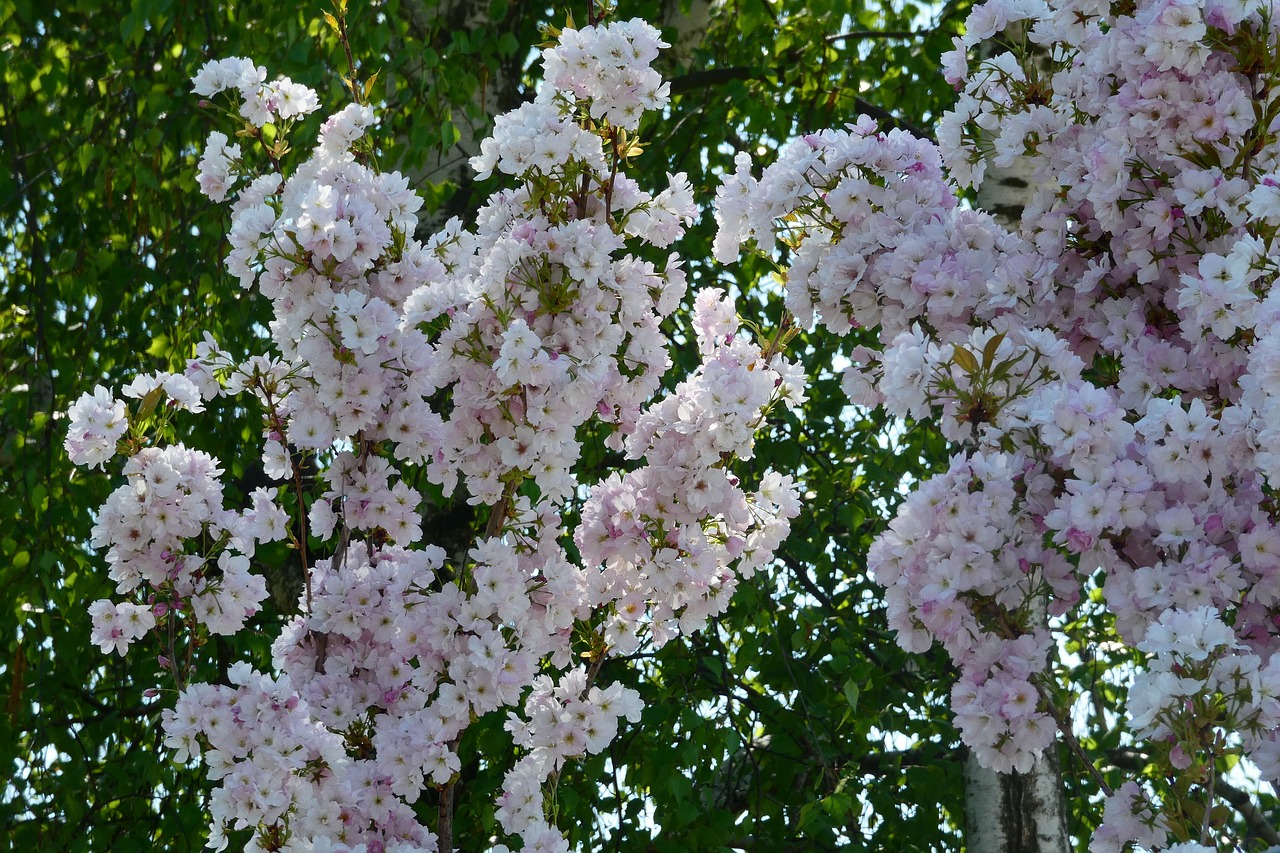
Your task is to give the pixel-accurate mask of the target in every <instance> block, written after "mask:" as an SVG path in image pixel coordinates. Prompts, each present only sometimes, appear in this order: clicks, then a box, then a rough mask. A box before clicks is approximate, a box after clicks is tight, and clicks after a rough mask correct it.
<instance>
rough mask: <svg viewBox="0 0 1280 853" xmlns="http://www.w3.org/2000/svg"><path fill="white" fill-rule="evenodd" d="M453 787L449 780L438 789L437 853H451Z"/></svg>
mask: <svg viewBox="0 0 1280 853" xmlns="http://www.w3.org/2000/svg"><path fill="white" fill-rule="evenodd" d="M453 786H454V780H453V779H450V780H449V781H448V782H447V783H446V784H445V786H444V787H443V788H441V789H440V806H439V817H440V819H439V821H438V822H437V823H436V850H437V851H438V853H453Z"/></svg>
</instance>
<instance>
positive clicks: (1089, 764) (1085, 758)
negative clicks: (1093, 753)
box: [1031, 679, 1115, 797]
mask: <svg viewBox="0 0 1280 853" xmlns="http://www.w3.org/2000/svg"><path fill="white" fill-rule="evenodd" d="M1031 683H1032V684H1034V685H1035V687H1036V692H1037V693H1039V694H1040V698H1041V699H1043V700H1044V704H1045V707H1046V708H1047V709H1048V711H1049V716H1051V717H1053V721H1054V722H1055V723H1057V724H1058V731H1060V732H1062V737H1063V739H1064V740H1065V741H1066V742H1067V746H1069V747H1071V751H1072V752H1074V753H1075V754H1076V758H1078V759H1080V763H1081V764H1083V765H1084V766H1085V768H1086V769H1088V771H1089V774H1090V775H1091V776H1093V780H1094V781H1095V782H1097V783H1098V787H1099V788H1101V789H1102V791H1103V793H1105V794H1106V795H1107V796H1108V797H1109V796H1111V795H1112V794H1113V793H1115V792H1114V791H1113V790H1112V789H1111V786H1110V785H1108V784H1107V780H1106V779H1105V778H1104V777H1103V775H1102V772H1101V771H1100V770H1098V768H1097V767H1096V766H1095V765H1094V763H1093V761H1092V760H1090V758H1089V755H1088V753H1086V752H1085V751H1084V747H1082V746H1081V745H1080V741H1078V740H1076V735H1075V732H1073V731H1071V726H1069V725H1068V724H1067V721H1066V720H1064V719H1063V718H1062V714H1061V713H1060V712H1059V711H1058V706H1057V705H1056V704H1055V703H1054V701H1053V698H1052V697H1051V696H1049V693H1048V691H1046V690H1045V689H1044V685H1043V684H1041V683H1040V682H1039V681H1038V680H1034V679H1033V680H1032V682H1031Z"/></svg>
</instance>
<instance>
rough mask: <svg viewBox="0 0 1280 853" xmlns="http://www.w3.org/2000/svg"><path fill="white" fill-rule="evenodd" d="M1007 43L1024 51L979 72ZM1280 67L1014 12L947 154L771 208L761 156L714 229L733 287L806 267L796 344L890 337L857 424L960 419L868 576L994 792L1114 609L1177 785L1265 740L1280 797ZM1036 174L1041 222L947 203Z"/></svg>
mask: <svg viewBox="0 0 1280 853" xmlns="http://www.w3.org/2000/svg"><path fill="white" fill-rule="evenodd" d="M1006 31H1007V32H1010V33H1016V34H1017V35H1016V37H1014V38H1012V39H1010V41H1009V42H1008V44H1010V45H1011V49H1010V50H1009V51H1007V52H1003V53H1001V52H999V49H997V51H996V53H995V55H994V56H992V55H989V52H988V54H987V55H985V58H983V59H981V60H978V61H974V62H972V64H971V62H970V59H969V56H970V54H971V53H972V52H973V48H974V47H975V46H976V45H977V44H978V43H979V42H983V41H985V40H988V39H991V38H992V37H993V36H996V35H997V34H999V33H1002V32H1006ZM1275 38H1276V24H1275V21H1274V17H1273V16H1272V15H1271V14H1270V13H1269V7H1267V6H1266V5H1265V4H1256V3H1237V4H1226V3H1219V2H1215V0H1208V2H1199V1H1198V0H1194V1H1193V2H1187V3H1167V2H1161V0H1153V2H1142V0H1140V2H1138V3H1136V4H1127V5H1119V6H1118V5H1113V6H1111V7H1106V6H1098V5H1097V4H1093V3H1083V2H1076V0H1053V2H1048V3H1045V2H1039V0H992V2H988V3H986V4H984V5H983V6H980V7H978V8H976V9H975V10H974V11H973V12H972V14H971V17H970V21H969V23H968V25H967V27H966V35H965V36H963V37H962V38H959V39H957V43H956V50H955V51H953V52H952V53H951V54H949V55H948V56H947V57H945V58H944V64H945V66H946V74H947V76H948V79H949V80H950V81H951V82H953V83H954V84H956V86H957V88H959V89H960V91H961V94H960V99H959V102H958V104H957V106H956V108H955V109H954V110H953V111H951V112H950V113H948V114H947V116H945V117H944V118H943V120H942V123H941V126H940V129H939V143H938V146H937V148H935V147H934V146H933V145H931V144H929V143H926V142H923V141H920V140H915V139H912V138H911V137H909V136H907V135H906V134H903V133H901V132H900V131H891V132H888V133H877V132H875V129H874V127H873V126H872V124H871V123H870V122H869V121H868V120H866V119H862V120H860V121H859V122H858V123H857V124H855V125H852V126H850V127H849V128H848V129H847V130H845V131H824V132H821V133H814V134H809V135H806V136H803V137H801V138H799V139H797V140H794V141H792V142H791V143H788V144H787V145H786V146H784V147H783V148H782V149H781V150H780V152H779V156H778V160H777V162H776V163H774V164H772V165H770V166H769V167H768V168H766V169H765V170H764V171H763V173H762V174H761V175H760V177H758V178H756V177H753V174H752V170H751V163H750V160H749V158H747V157H745V156H740V158H739V162H738V167H737V171H736V172H735V174H733V175H731V176H729V177H727V178H726V180H725V182H724V186H723V187H722V188H721V191H720V193H719V195H718V197H717V204H718V210H717V220H718V221H719V223H720V225H721V228H720V233H719V236H718V238H717V244H716V253H717V257H718V258H719V259H721V260H723V261H728V260H732V259H733V258H734V257H736V255H737V253H738V251H739V247H740V246H741V245H742V244H744V243H748V242H751V241H754V242H755V243H756V244H757V246H758V248H759V250H761V251H764V252H767V253H768V252H772V251H773V250H774V248H775V246H776V245H777V244H778V243H779V242H780V243H782V244H785V245H786V246H787V247H788V248H789V249H790V258H789V259H790V263H791V266H790V268H789V269H788V270H787V278H786V282H787V285H786V286H787V301H788V306H789V307H790V309H791V310H792V311H793V313H794V314H795V315H796V316H797V317H798V318H799V319H800V320H801V321H802V322H806V323H809V322H814V321H818V322H821V324H822V325H824V326H825V327H826V328H828V329H830V330H831V331H833V332H835V333H837V334H847V333H848V332H849V331H850V330H851V329H853V328H856V327H862V328H864V329H866V330H867V333H866V335H865V336H864V337H863V341H869V343H864V344H863V345H861V346H857V347H853V348H852V349H851V350H850V352H849V357H850V361H851V363H852V366H851V367H850V368H849V370H848V371H847V373H846V375H845V382H844V384H845V388H846V390H847V391H848V392H849V395H850V398H851V399H852V401H853V402H855V403H857V404H859V405H865V406H881V405H882V406H884V407H885V408H886V409H887V410H888V411H889V412H890V413H892V414H895V415H899V416H903V417H910V418H915V419H926V418H931V419H936V420H937V422H938V424H939V426H940V428H941V431H942V433H943V434H944V436H946V437H947V438H949V439H950V440H951V441H952V442H954V444H955V447H956V450H957V455H956V456H955V457H954V458H953V459H952V461H951V465H950V467H949V469H948V470H947V471H946V472H945V473H943V474H940V475H938V476H937V477H935V478H933V479H930V480H928V481H927V482H925V483H923V484H921V485H920V486H919V487H918V488H917V489H916V490H915V491H914V492H913V493H912V494H911V495H910V497H908V498H907V500H906V501H905V502H904V503H903V504H902V505H901V507H900V509H899V510H898V515H897V518H896V519H895V520H894V521H893V522H892V523H891V525H890V528H889V530H888V531H887V532H886V533H885V534H884V535H883V537H882V538H881V539H880V540H879V541H878V542H877V544H876V546H875V547H874V548H873V550H872V553H871V556H870V558H869V568H870V569H871V571H872V572H873V574H874V575H875V576H876V577H877V579H878V580H880V582H881V583H884V584H885V585H886V587H887V599H888V605H889V618H890V620H891V622H892V623H893V625H894V627H895V628H896V629H897V630H898V636H899V640H900V642H901V643H902V644H903V645H904V647H906V648H909V649H912V650H917V651H919V650H921V649H923V648H925V647H927V646H928V645H929V644H930V643H931V642H933V641H935V640H937V641H939V642H941V643H942V645H943V646H944V647H945V648H946V650H947V652H948V653H949V654H950V655H951V657H952V658H953V659H954V660H955V661H956V662H957V664H958V665H959V666H960V670H961V677H960V681H959V683H958V684H957V685H956V688H955V690H954V691H953V696H952V699H953V708H954V710H955V712H956V714H957V721H958V723H959V725H960V727H961V730H962V734H963V736H964V739H965V741H966V742H967V743H969V744H970V745H971V746H972V747H973V748H974V750H975V752H976V754H977V755H978V757H979V758H980V760H982V761H983V762H984V763H986V764H988V765H990V766H994V767H997V768H1000V769H1008V768H1009V767H1013V768H1015V769H1020V768H1023V767H1025V766H1027V765H1028V763H1029V761H1030V759H1031V757H1032V755H1033V754H1034V753H1035V752H1037V751H1038V750H1040V749H1042V748H1043V747H1044V746H1046V745H1047V744H1048V743H1049V742H1051V739H1052V736H1051V733H1048V734H1046V732H1045V728H1046V719H1047V718H1046V716H1045V714H1046V713H1047V712H1049V711H1051V710H1054V709H1052V708H1050V707H1049V705H1048V701H1049V700H1048V699H1047V698H1045V697H1044V696H1042V695H1037V692H1036V691H1034V690H1029V689H1028V687H1029V686H1035V684H1036V682H1037V680H1040V679H1042V678H1043V676H1042V673H1043V672H1044V671H1045V669H1046V667H1048V666H1049V664H1050V654H1049V652H1050V651H1051V648H1052V646H1053V644H1052V643H1051V642H1049V641H1048V640H1047V639H1046V637H1045V629H1046V627H1047V625H1048V623H1047V622H1045V617H1044V613H1045V612H1046V611H1047V612H1048V613H1049V614H1050V615H1064V614H1071V613H1073V612H1074V610H1073V608H1074V607H1075V605H1076V603H1077V602H1078V601H1080V600H1081V598H1082V595H1083V594H1084V593H1085V592H1087V591H1091V590H1092V589H1093V588H1094V587H1095V586H1096V585H1097V584H1098V583H1099V580H1100V582H1101V585H1102V587H1103V589H1102V594H1103V595H1104V596H1105V603H1106V606H1107V608H1108V609H1109V610H1110V612H1111V614H1112V616H1113V617H1114V620H1115V624H1116V626H1117V628H1118V629H1119V632H1120V634H1121V636H1122V638H1123V639H1124V640H1125V641H1126V642H1127V643H1129V644H1130V645H1131V646H1132V647H1133V648H1136V649H1137V650H1139V651H1146V652H1149V654H1150V658H1149V660H1148V661H1147V664H1146V666H1145V669H1144V673H1143V675H1141V676H1140V678H1139V680H1138V681H1137V682H1136V683H1135V685H1134V693H1133V698H1132V706H1131V708H1130V714H1131V720H1130V727H1131V728H1132V729H1133V730H1134V731H1135V733H1137V734H1138V735H1139V736H1142V737H1146V738H1147V739H1148V740H1150V741H1152V742H1153V743H1157V744H1159V743H1163V742H1164V741H1165V740H1166V739H1167V738H1168V737H1170V736H1171V733H1177V732H1184V733H1185V732H1191V733H1194V734H1195V737H1193V738H1191V739H1190V740H1186V739H1184V740H1183V741H1180V742H1179V744H1178V749H1179V750H1181V752H1179V753H1178V754H1177V757H1176V759H1170V760H1173V761H1175V764H1174V765H1173V767H1175V768H1176V767H1177V764H1176V762H1182V761H1183V760H1184V754H1186V755H1190V754H1196V755H1198V756H1199V757H1198V758H1197V759H1196V760H1199V761H1210V762H1211V761H1212V760H1213V758H1214V757H1215V756H1221V755H1222V754H1223V750H1224V749H1226V748H1227V746H1226V744H1227V743H1228V742H1229V741H1231V739H1232V738H1243V742H1242V745H1241V748H1242V749H1243V750H1244V754H1245V755H1246V756H1247V757H1248V758H1250V759H1251V760H1252V761H1253V762H1254V763H1255V764H1256V765H1257V766H1258V768H1259V769H1260V770H1261V772H1262V775H1263V776H1264V778H1269V779H1276V778H1280V762H1277V761H1276V755H1277V749H1278V745H1277V743H1278V741H1277V729H1276V728H1275V727H1274V725H1273V724H1271V723H1270V720H1271V717H1270V714H1271V713H1272V706H1271V700H1270V699H1269V698H1268V697H1269V696H1270V691H1272V690H1273V687H1272V686H1270V682H1269V679H1270V678H1271V676H1270V675H1262V674H1263V673H1271V672H1272V669H1273V668H1274V666H1275V665H1276V664H1275V663H1273V662H1275V661H1280V627H1277V626H1278V625H1280V621H1278V620H1277V613H1278V611H1277V604H1280V559H1278V556H1280V554H1278V551H1280V549H1277V542H1278V541H1280V540H1277V531H1276V513H1275V503H1274V500H1273V498H1274V494H1275V489H1276V487H1277V485H1278V484H1280V466H1278V465H1277V459H1280V457H1278V456H1277V455H1276V453H1275V451H1274V449H1273V448H1274V447H1275V446H1276V440H1277V438H1280V433H1278V432H1277V429H1278V428H1277V426H1276V424H1277V423H1280V403H1277V402H1276V401H1277V399H1280V356H1278V355H1277V353H1280V335H1278V334H1277V333H1276V332H1275V327H1276V323H1275V321H1276V319H1277V316H1278V315H1277V309H1278V308H1280V301H1278V300H1280V296H1278V295H1277V291H1276V290H1274V289H1273V288H1272V282H1273V281H1274V280H1275V277H1276V274H1277V271H1280V246H1277V244H1276V231H1277V224H1280V220H1278V219H1277V218H1276V215H1277V212H1278V211H1277V198H1278V194H1277V189H1276V188H1277V186H1278V184H1277V179H1276V175H1275V173H1276V170H1277V166H1278V165H1280V163H1278V160H1280V147H1277V146H1276V144H1275V142H1274V140H1275V132H1276V130H1277V125H1276V122H1275V120H1274V119H1272V118H1270V117H1269V116H1270V115H1271V113H1269V112H1267V110H1266V109H1265V108H1263V107H1262V106H1261V104H1262V102H1263V101H1265V100H1266V99H1267V98H1268V97H1270V96H1269V95H1268V94H1267V93H1268V92H1269V91H1270V89H1269V88H1268V87H1269V86H1270V85H1271V84H1270V82H1267V83H1265V84H1261V83H1259V82H1258V81H1259V80H1261V79H1265V80H1266V81H1273V80H1275V79H1277V77H1278V76H1280V64H1278V63H1277V62H1276V60H1275V52H1274V50H1273V48H1272V45H1273V44H1274V40H1275ZM1027 45H1030V46H1031V48H1030V49H1028V48H1027ZM1260 56H1266V57H1268V59H1267V60H1265V61H1262V65H1261V66H1260V65H1259V64H1258V60H1257V57H1260ZM1263 66H1265V68H1264V67H1263ZM1015 163H1021V164H1024V165H1025V166H1026V167H1027V170H1028V174H1032V175H1033V176H1034V180H1033V181H1032V186H1031V187H1030V188H1029V189H1028V201H1027V204H1026V206H1025V208H1024V209H1023V211H1022V213H1021V217H1020V219H1019V220H1018V221H1016V222H1012V223H1010V224H1009V225H1008V226H1007V227H1006V226H1005V225H1002V224H1000V223H998V222H997V221H996V220H994V219H993V218H992V217H989V216H987V215H986V214H983V213H979V212H974V211H970V210H967V209H964V208H962V207H961V206H959V205H958V204H957V200H956V199H957V192H958V190H957V189H956V188H955V187H954V186H952V185H951V184H949V183H948V178H947V175H949V176H950V179H952V180H956V181H959V182H961V183H962V184H969V185H973V186H978V185H979V184H981V182H982V181H983V179H984V176H985V175H984V173H985V170H986V168H987V166H988V165H989V164H990V165H992V166H996V167H1006V166H1010V165H1012V164H1015ZM944 166H945V167H946V171H945V173H944V170H943V167H944ZM1188 619H1192V620H1195V621H1197V623H1198V624H1203V625H1213V626H1216V628H1215V629H1214V630H1215V631H1216V632H1217V634H1215V636H1217V635H1221V637H1222V642H1221V643H1219V644H1218V646H1217V648H1219V649H1220V650H1222V649H1226V650H1230V653H1228V652H1226V651H1219V652H1215V653H1214V654H1215V655H1218V657H1216V658H1215V660H1219V661H1221V662H1222V663H1221V664H1220V666H1221V668H1222V669H1221V672H1220V673H1219V674H1217V675H1215V674H1213V673H1206V674H1205V675H1204V676H1203V678H1202V679H1200V680H1199V681H1194V679H1192V681H1194V683H1192V681H1187V682H1186V683H1183V681H1180V680H1178V681H1176V683H1175V680H1176V679H1183V678H1190V676H1184V675H1179V676H1174V675H1172V673H1173V672H1174V669H1175V664H1176V665H1177V666H1184V665H1185V661H1183V659H1184V658H1185V657H1186V653H1185V652H1184V651H1182V650H1180V649H1179V648H1175V647H1172V646H1169V644H1168V643H1166V642H1164V641H1162V640H1160V639H1158V638H1161V637H1166V638H1167V636H1168V635H1167V626H1168V625H1170V624H1173V623H1174V622H1178V620H1188ZM1178 624H1181V623H1180V622H1178ZM1228 626H1229V627H1228ZM1187 627H1188V630H1189V629H1190V626H1187ZM1179 661H1183V663H1178V662H1179ZM1218 665H1219V664H1215V666H1218ZM1251 673H1252V674H1251ZM1187 690H1202V691H1205V696H1208V697H1217V698H1216V699H1213V700H1212V701H1214V702H1218V703H1219V704H1220V707H1221V708H1225V709H1232V710H1230V711H1226V710H1224V711H1222V713H1221V714H1218V715H1217V716H1214V717H1213V718H1212V719H1210V720H1208V721H1207V722H1206V720H1205V719H1204V717H1203V715H1202V716H1201V717H1196V716H1195V713H1196V712H1195V711H1194V710H1193V709H1192V703H1188V702H1179V701H1175V700H1176V698H1177V697H1180V696H1187V695H1189V694H1188V693H1186V692H1185V691H1187ZM1206 701H1209V700H1208V699H1206ZM1264 707H1265V708H1266V709H1267V710H1263V708H1264ZM1248 709H1253V710H1248ZM1057 710H1059V712H1060V711H1061V709H1057ZM1246 720H1249V721H1255V720H1256V721H1261V723H1260V724H1259V723H1255V722H1245V721H1246ZM1196 721H1198V723H1200V724H1202V725H1199V726H1197V725H1192V724H1191V723H1192V722H1196ZM1180 727H1181V728H1180ZM1233 748H1234V747H1233ZM1163 754H1164V755H1166V756H1168V755H1170V753H1169V750H1168V749H1165V751H1164V753H1163ZM1210 787H1211V786H1210ZM1132 793H1133V792H1132V791H1129V792H1128V793H1126V794H1125V796H1130V795H1131V794H1132ZM1144 796H1145V794H1144ZM1205 796H1207V797H1209V798H1212V796H1213V793H1212V791H1211V790H1206V792H1205ZM1131 798H1132V797H1131ZM1157 799H1158V798H1157ZM1153 802H1154V801H1148V802H1147V806H1150V807H1151V808H1154V809H1157V810H1159V805H1158V803H1156V804H1155V805H1153V804H1152V803H1153ZM1147 806H1143V807H1142V808H1146V807H1147ZM1109 808H1110V807H1109ZM1135 808H1137V807H1135ZM1138 810H1139V811H1141V808H1139V809H1138ZM1136 813H1137V812H1135V811H1134V810H1133V809H1129V808H1128V807H1127V806H1126V807H1124V808H1121V807H1120V806H1116V807H1115V808H1114V809H1111V810H1110V811H1109V817H1108V818H1107V820H1108V827H1107V828H1105V829H1104V831H1102V832H1100V833H1099V839H1101V840H1095V843H1096V846H1097V847H1098V849H1116V848H1115V847H1113V846H1110V845H1112V844H1123V843H1124V842H1126V841H1135V842H1137V843H1140V844H1142V845H1144V846H1148V847H1166V846H1168V842H1167V839H1166V835H1165V830H1167V831H1168V832H1169V833H1170V834H1172V835H1175V836H1176V835H1178V834H1179V833H1180V832H1183V830H1184V828H1179V827H1174V826H1172V825H1171V824H1156V823H1154V822H1153V821H1151V820H1148V821H1146V822H1145V823H1144V824H1143V825H1144V826H1146V827H1147V828H1148V830H1150V828H1151V827H1152V826H1157V825H1158V826H1161V827H1163V828H1162V829H1160V831H1158V832H1156V831H1150V832H1147V833H1146V834H1142V833H1137V832H1136V830H1135V831H1132V832H1130V831H1129V830H1126V829H1125V828H1124V827H1126V826H1127V827H1129V829H1132V826H1133V821H1128V822H1125V821H1124V820H1122V818H1121V817H1120V815H1122V814H1129V815H1132V814H1136ZM1112 818H1114V819H1115V820H1116V821H1121V823H1120V824H1115V825H1113V824H1112ZM1195 829H1196V831H1198V830H1199V827H1196V828H1195ZM1184 837H1185V836H1184Z"/></svg>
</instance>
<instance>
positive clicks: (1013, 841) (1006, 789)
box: [964, 25, 1071, 853]
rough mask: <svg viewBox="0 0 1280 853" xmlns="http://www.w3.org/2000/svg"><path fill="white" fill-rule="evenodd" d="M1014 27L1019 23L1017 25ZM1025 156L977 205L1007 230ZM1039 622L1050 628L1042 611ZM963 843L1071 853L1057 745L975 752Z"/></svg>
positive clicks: (994, 173) (1021, 204)
mask: <svg viewBox="0 0 1280 853" xmlns="http://www.w3.org/2000/svg"><path fill="white" fill-rule="evenodd" d="M1015 26H1016V25H1015ZM1032 181H1033V168H1032V164H1031V161H1030V160H1029V158H1027V157H1019V158H1018V159H1016V160H1015V161H1014V162H1013V163H1012V164H1010V165H1009V166H1007V167H1003V168H997V167H994V166H992V165H991V162H990V161H988V162H987V170H986V177H985V179H984V180H983V182H982V185H981V186H980V187H979V189H978V191H977V192H976V193H975V206H976V207H978V208H979V209H981V210H985V211H987V212H988V213H990V214H991V215H992V216H994V217H995V218H996V220H997V221H998V222H999V223H1000V224H1001V225H1003V226H1004V227H1005V228H1008V229H1010V230H1011V231H1016V230H1018V228H1019V226H1020V224H1021V221H1022V211H1023V208H1025V207H1026V205H1027V203H1028V202H1029V201H1030V200H1031V196H1032V194H1033V193H1034V191H1035V186H1034V185H1033V183H1032ZM1036 618H1037V619H1038V620H1039V621H1040V622H1041V623H1042V624H1047V622H1048V615H1047V613H1045V612H1044V609H1043V607H1042V608H1040V612H1039V613H1038V614H1036ZM964 786H965V791H964V797H965V825H966V826H965V842H966V845H965V846H966V847H967V849H968V851H969V853H1069V851H1070V850H1071V836H1070V835H1069V834H1068V831H1067V804H1066V794H1065V792H1064V790H1063V784H1062V774H1061V771H1060V769H1059V767H1058V756H1057V753H1056V746H1055V747H1050V748H1049V750H1047V751H1046V752H1045V754H1044V755H1042V756H1040V758H1039V759H1037V761H1036V763H1035V764H1034V765H1033V766H1032V768H1031V770H1030V771H1029V772H1027V773H1025V774H1020V773H1010V774H1002V773H996V772H995V771H993V770H988V769H986V768H985V767H983V766H982V765H980V764H979V763H978V760H977V758H975V757H974V756H973V754H972V753H971V754H970V755H969V756H968V757H967V758H966V759H965V766H964Z"/></svg>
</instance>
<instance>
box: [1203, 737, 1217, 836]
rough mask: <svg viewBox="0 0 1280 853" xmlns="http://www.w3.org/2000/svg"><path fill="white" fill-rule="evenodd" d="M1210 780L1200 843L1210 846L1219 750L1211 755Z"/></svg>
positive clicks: (1206, 788)
mask: <svg viewBox="0 0 1280 853" xmlns="http://www.w3.org/2000/svg"><path fill="white" fill-rule="evenodd" d="M1214 741H1215V743H1214V746H1217V743H1216V741H1217V738H1216V737H1215V738H1214ZM1208 770H1209V779H1208V781H1206V782H1205V785H1204V793H1205V798H1204V816H1203V817H1202V818H1201V819H1200V843H1201V844H1203V845H1205V846H1206V847H1207V846H1209V829H1210V826H1209V818H1210V817H1212V815H1213V783H1214V775H1215V774H1216V773H1217V770H1218V762H1217V750H1216V749H1214V750H1213V751H1212V752H1211V753H1210V755H1209V767H1208Z"/></svg>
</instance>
